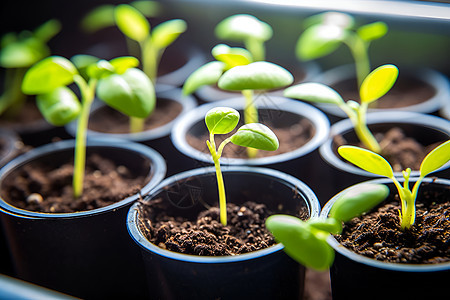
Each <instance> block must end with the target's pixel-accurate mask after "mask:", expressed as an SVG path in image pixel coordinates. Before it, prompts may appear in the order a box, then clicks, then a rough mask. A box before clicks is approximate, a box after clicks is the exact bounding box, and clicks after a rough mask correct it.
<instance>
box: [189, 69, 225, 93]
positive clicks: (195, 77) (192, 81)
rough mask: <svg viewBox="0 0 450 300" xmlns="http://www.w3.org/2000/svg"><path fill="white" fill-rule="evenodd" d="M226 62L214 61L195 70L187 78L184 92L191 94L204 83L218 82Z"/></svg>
mask: <svg viewBox="0 0 450 300" xmlns="http://www.w3.org/2000/svg"><path fill="white" fill-rule="evenodd" d="M224 69H225V64H224V63H223V62H220V61H212V62H209V63H206V64H205V65H203V66H201V67H200V68H198V69H197V70H195V71H194V72H193V73H192V74H191V75H189V77H188V78H187V79H186V81H185V82H184V85H183V94H184V95H190V94H192V93H193V92H195V91H196V90H197V89H198V88H200V87H201V86H204V85H212V84H216V83H217V81H219V78H220V76H222V74H223V72H224Z"/></svg>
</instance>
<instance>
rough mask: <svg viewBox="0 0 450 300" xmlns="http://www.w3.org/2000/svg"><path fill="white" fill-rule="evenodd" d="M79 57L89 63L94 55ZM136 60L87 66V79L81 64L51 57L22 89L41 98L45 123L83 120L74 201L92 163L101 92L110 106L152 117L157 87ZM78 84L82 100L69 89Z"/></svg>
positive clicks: (29, 76) (27, 78)
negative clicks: (93, 115) (91, 127)
mask: <svg viewBox="0 0 450 300" xmlns="http://www.w3.org/2000/svg"><path fill="white" fill-rule="evenodd" d="M82 58H83V57H78V59H79V62H80V63H81V61H83V62H86V61H87V60H86V59H88V57H84V58H85V60H83V59H82ZM138 64H139V61H138V60H137V59H136V58H134V57H119V58H115V59H112V60H111V61H106V60H99V61H95V62H94V63H91V64H89V65H87V64H86V65H85V69H86V76H87V77H88V81H86V80H85V79H84V78H83V77H82V76H81V75H80V73H79V71H78V69H77V68H76V67H75V65H74V64H73V63H72V62H71V61H70V60H68V59H66V58H64V57H61V56H50V57H48V58H46V59H44V60H41V61H40V62H38V63H37V64H35V65H34V66H32V67H31V68H30V69H29V70H28V72H27V73H26V74H25V77H24V80H23V83H22V91H23V92H24V93H25V94H29V95H37V97H36V100H37V105H38V108H39V109H40V111H41V113H42V115H43V116H44V117H45V119H46V120H47V121H48V122H49V123H51V124H53V125H56V126H62V125H65V124H67V123H68V122H71V121H73V120H74V119H78V125H77V126H78V127H77V132H76V138H75V139H76V144H75V161H74V164H75V166H74V174H73V193H74V197H80V196H81V194H82V192H83V177H84V168H85V160H86V130H87V125H88V119H89V111H90V107H91V105H92V102H93V101H94V96H95V92H96V91H97V95H98V97H99V98H100V99H101V100H103V101H104V102H105V103H106V104H107V105H109V106H111V107H113V108H115V109H117V110H119V111H120V112H122V113H124V114H126V115H129V116H133V117H136V118H145V117H147V116H148V115H149V114H150V113H151V112H152V111H153V109H154V106H155V98H154V88H153V85H152V83H151V81H150V80H149V79H148V77H147V76H146V75H145V74H144V73H143V72H142V71H141V70H139V69H136V68H135V67H136V66H137V65H138ZM72 83H75V84H76V85H77V86H78V88H79V90H80V92H81V99H80V100H79V99H78V98H77V96H76V95H75V93H73V92H72V90H71V89H69V88H68V87H67V86H68V85H70V84H72Z"/></svg>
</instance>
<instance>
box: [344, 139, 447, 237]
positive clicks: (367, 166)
mask: <svg viewBox="0 0 450 300" xmlns="http://www.w3.org/2000/svg"><path fill="white" fill-rule="evenodd" d="M338 152H339V154H340V155H341V156H342V157H343V158H345V159H346V160H348V161H349V162H351V163H353V164H355V165H356V166H358V167H360V168H361V169H363V170H366V171H368V172H370V173H373V174H377V175H381V176H385V177H388V178H390V179H392V181H393V182H394V184H395V186H396V187H397V190H398V192H399V196H400V199H401V203H402V210H401V213H400V217H401V220H400V221H401V224H400V226H401V228H402V229H409V228H410V227H411V226H412V225H414V222H415V214H416V213H415V202H416V198H417V193H418V190H419V186H420V183H421V182H422V180H423V178H424V177H425V176H427V175H428V174H430V173H432V172H434V171H436V170H437V169H439V168H440V167H442V166H443V165H444V164H446V163H447V162H448V161H450V140H448V141H446V142H445V143H442V144H441V145H439V146H438V147H436V148H434V149H433V150H432V151H431V152H430V153H429V154H428V155H427V156H426V157H425V158H424V160H423V161H422V163H421V165H420V177H419V178H418V180H417V181H416V183H415V184H414V186H413V189H412V190H410V189H409V179H410V175H411V169H409V168H408V169H407V170H405V171H403V172H402V175H403V177H404V179H405V183H404V185H403V187H402V186H401V184H400V183H399V182H398V180H397V179H396V177H395V176H394V172H393V170H392V167H391V165H390V164H389V162H388V161H386V160H385V159H384V158H383V157H382V156H380V155H378V154H376V153H373V152H371V151H369V150H366V149H361V148H359V147H355V146H341V147H339V148H338Z"/></svg>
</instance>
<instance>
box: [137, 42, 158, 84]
mask: <svg viewBox="0 0 450 300" xmlns="http://www.w3.org/2000/svg"><path fill="white" fill-rule="evenodd" d="M139 45H140V47H141V52H142V70H143V71H144V73H145V74H147V76H148V78H150V80H151V81H152V83H153V84H156V76H157V68H158V67H157V66H158V50H157V49H155V47H153V45H152V43H151V41H150V37H148V38H147V39H146V40H145V41H143V42H141V43H139Z"/></svg>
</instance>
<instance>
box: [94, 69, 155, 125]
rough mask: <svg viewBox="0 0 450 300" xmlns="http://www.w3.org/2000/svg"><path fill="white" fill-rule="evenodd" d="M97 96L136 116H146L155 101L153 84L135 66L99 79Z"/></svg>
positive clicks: (125, 112)
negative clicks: (121, 72)
mask: <svg viewBox="0 0 450 300" xmlns="http://www.w3.org/2000/svg"><path fill="white" fill-rule="evenodd" d="M97 96H98V97H99V98H100V99H101V100H102V101H104V102H105V103H106V104H108V105H109V106H111V107H113V108H115V109H117V110H118V111H120V112H122V113H124V114H126V115H128V116H131V117H137V118H145V117H147V116H148V115H149V114H150V113H151V112H152V111H153V109H154V108H155V102H156V99H155V90H154V87H153V84H152V83H151V81H150V79H149V78H148V77H147V75H145V73H144V72H142V71H141V70H139V69H136V68H131V69H128V70H127V71H125V73H123V74H112V75H110V76H107V77H105V78H102V79H100V80H99V82H98V86H97Z"/></svg>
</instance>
